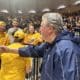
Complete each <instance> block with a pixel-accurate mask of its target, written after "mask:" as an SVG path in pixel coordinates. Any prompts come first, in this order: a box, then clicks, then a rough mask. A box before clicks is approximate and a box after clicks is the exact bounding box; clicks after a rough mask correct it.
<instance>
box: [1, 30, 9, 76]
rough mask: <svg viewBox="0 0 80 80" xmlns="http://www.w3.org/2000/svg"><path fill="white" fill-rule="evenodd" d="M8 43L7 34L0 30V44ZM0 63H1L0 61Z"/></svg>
mask: <svg viewBox="0 0 80 80" xmlns="http://www.w3.org/2000/svg"><path fill="white" fill-rule="evenodd" d="M9 43H10V39H9V36H8V35H7V34H6V33H5V32H2V33H1V32H0V45H9ZM0 65H1V63H0ZM0 72H1V71H0ZM0 74H1V73H0ZM0 77H1V76H0Z"/></svg>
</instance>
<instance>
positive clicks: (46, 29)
mask: <svg viewBox="0 0 80 80" xmlns="http://www.w3.org/2000/svg"><path fill="white" fill-rule="evenodd" d="M49 31H50V27H48V24H47V21H46V20H42V22H41V26H40V33H41V35H42V38H43V40H47V38H48V36H49Z"/></svg>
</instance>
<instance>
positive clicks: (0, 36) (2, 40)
mask: <svg viewBox="0 0 80 80" xmlns="http://www.w3.org/2000/svg"><path fill="white" fill-rule="evenodd" d="M9 43H10V39H9V36H8V35H7V34H6V33H5V32H3V33H0V45H9Z"/></svg>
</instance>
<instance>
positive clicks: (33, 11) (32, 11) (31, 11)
mask: <svg viewBox="0 0 80 80" xmlns="http://www.w3.org/2000/svg"><path fill="white" fill-rule="evenodd" d="M28 13H36V11H35V10H30V11H28Z"/></svg>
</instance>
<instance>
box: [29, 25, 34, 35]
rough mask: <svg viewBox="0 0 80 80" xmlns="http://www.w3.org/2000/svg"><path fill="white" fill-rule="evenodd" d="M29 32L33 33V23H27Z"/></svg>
mask: <svg viewBox="0 0 80 80" xmlns="http://www.w3.org/2000/svg"><path fill="white" fill-rule="evenodd" d="M28 29H29V33H31V34H33V33H34V32H35V28H34V25H33V24H29V28H28Z"/></svg>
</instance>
